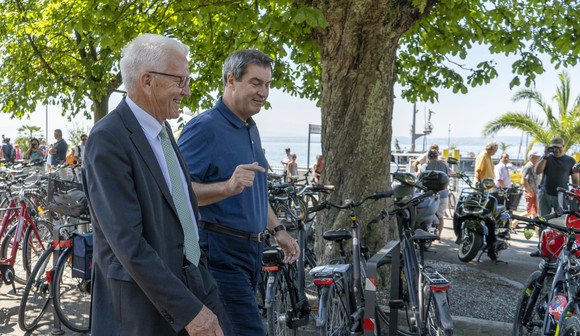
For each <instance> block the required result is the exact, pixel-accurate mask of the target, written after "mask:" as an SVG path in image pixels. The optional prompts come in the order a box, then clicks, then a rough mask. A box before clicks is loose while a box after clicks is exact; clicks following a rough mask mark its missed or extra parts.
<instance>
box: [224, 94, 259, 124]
mask: <svg viewBox="0 0 580 336" xmlns="http://www.w3.org/2000/svg"><path fill="white" fill-rule="evenodd" d="M216 107H217V110H218V111H219V112H220V113H221V114H222V116H223V117H224V118H226V120H227V121H229V122H230V123H231V124H232V125H234V127H236V128H242V127H244V126H247V127H249V128H250V127H254V126H255V125H256V122H255V121H254V119H253V118H252V117H250V118H248V120H246V121H243V120H242V119H240V118H238V116H237V115H235V114H234V112H232V111H231V110H230V109H229V108H228V106H227V105H226V104H225V103H224V102H223V101H222V97H220V98H219V99H218V101H217V103H216Z"/></svg>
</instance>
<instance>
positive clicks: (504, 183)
mask: <svg viewBox="0 0 580 336" xmlns="http://www.w3.org/2000/svg"><path fill="white" fill-rule="evenodd" d="M509 162H510V156H509V155H508V153H502V154H501V157H500V158H499V162H498V164H496V165H495V168H494V170H493V176H494V178H493V180H494V182H495V187H496V188H509V187H510V186H511V185H512V181H511V179H510V169H509V167H508V163H509Z"/></svg>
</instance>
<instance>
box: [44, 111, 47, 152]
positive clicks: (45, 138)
mask: <svg viewBox="0 0 580 336" xmlns="http://www.w3.org/2000/svg"><path fill="white" fill-rule="evenodd" d="M45 125H46V129H45V130H44V141H46V143H47V144H48V102H46V121H45Z"/></svg>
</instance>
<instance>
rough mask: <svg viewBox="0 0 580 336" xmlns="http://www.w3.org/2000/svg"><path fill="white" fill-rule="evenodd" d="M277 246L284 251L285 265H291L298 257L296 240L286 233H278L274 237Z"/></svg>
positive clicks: (298, 250)
mask: <svg viewBox="0 0 580 336" xmlns="http://www.w3.org/2000/svg"><path fill="white" fill-rule="evenodd" d="M274 238H275V239H276V243H278V246H280V248H281V249H282V251H284V262H285V263H286V264H292V263H293V262H295V261H296V260H297V259H298V257H299V256H300V248H299V247H298V243H297V242H296V240H295V239H294V238H292V237H290V235H289V234H288V232H286V231H278V232H277V233H276V235H275V236H274Z"/></svg>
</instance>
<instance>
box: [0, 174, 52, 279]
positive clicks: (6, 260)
mask: <svg viewBox="0 0 580 336" xmlns="http://www.w3.org/2000/svg"><path fill="white" fill-rule="evenodd" d="M2 182H3V184H4V185H3V188H4V189H5V191H6V194H7V196H8V207H6V208H4V209H0V211H3V212H4V215H3V217H2V223H1V224H0V237H1V238H2V242H1V244H0V277H1V280H2V281H3V282H4V283H5V284H7V285H12V286H13V287H14V281H16V282H18V283H20V284H26V282H27V280H28V277H29V275H30V272H31V270H32V267H34V265H35V264H36V261H37V260H38V258H39V257H40V256H41V255H42V253H43V252H44V250H45V249H46V246H48V244H49V243H50V241H51V231H52V226H53V225H52V224H51V223H50V222H47V221H45V220H41V219H36V217H37V216H38V215H39V211H42V209H40V208H39V209H40V210H37V209H36V207H35V205H34V204H35V203H34V202H33V201H32V200H30V199H28V198H27V197H26V195H25V190H26V189H27V188H29V187H32V186H33V185H34V184H32V185H29V186H27V185H25V184H24V182H23V180H22V177H20V178H18V179H16V180H13V181H9V180H3V181H2ZM15 184H19V185H20V190H19V192H18V195H17V197H13V195H12V190H11V188H12V186H13V185H15ZM19 252H20V253H21V256H22V257H21V259H20V260H19V259H18V257H17V256H18V254H19ZM2 281H0V286H1V285H2Z"/></svg>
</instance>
